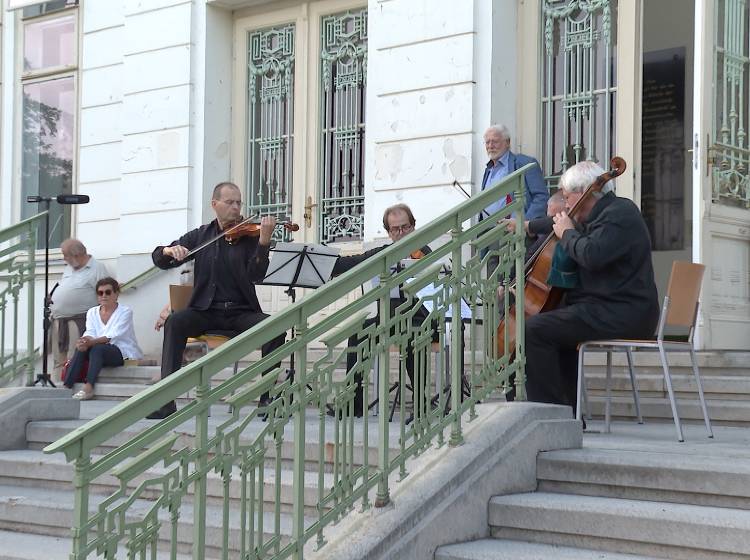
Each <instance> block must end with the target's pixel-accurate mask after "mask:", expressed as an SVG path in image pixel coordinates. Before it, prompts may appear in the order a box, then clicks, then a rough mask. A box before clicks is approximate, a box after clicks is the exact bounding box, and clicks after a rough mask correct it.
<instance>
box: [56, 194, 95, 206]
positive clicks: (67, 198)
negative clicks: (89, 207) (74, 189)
mask: <svg viewBox="0 0 750 560" xmlns="http://www.w3.org/2000/svg"><path fill="white" fill-rule="evenodd" d="M55 200H57V203H58V204H87V203H88V201H89V200H90V199H89V195H87V194H58V195H57V196H56V197H55Z"/></svg>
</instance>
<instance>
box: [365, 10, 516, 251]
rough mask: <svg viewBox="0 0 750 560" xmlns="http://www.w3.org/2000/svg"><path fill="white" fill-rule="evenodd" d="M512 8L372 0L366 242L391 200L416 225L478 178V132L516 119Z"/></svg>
mask: <svg viewBox="0 0 750 560" xmlns="http://www.w3.org/2000/svg"><path fill="white" fill-rule="evenodd" d="M514 5H515V4H514V2H512V1H507V0H502V1H495V2H492V1H491V0H476V1H474V2H455V1H453V0H370V2H369V9H370V18H369V31H368V33H369V52H368V65H367V71H368V74H367V115H368V119H367V144H366V167H365V170H366V173H365V175H366V176H365V183H366V185H367V188H368V191H367V193H366V198H365V240H371V239H373V238H378V237H384V236H385V232H384V231H383V226H382V222H381V216H382V213H383V210H384V209H385V208H386V207H388V206H389V205H391V204H395V203H397V202H405V203H406V204H409V205H410V206H411V208H412V210H413V211H414V214H415V217H416V219H417V224H420V223H421V224H424V223H426V222H428V221H430V220H432V219H434V218H435V217H437V216H439V215H440V214H442V213H443V212H445V211H446V210H447V209H449V208H451V207H452V206H454V205H456V204H458V203H460V202H461V201H463V200H464V199H465V197H464V196H463V195H461V194H460V193H459V192H458V191H457V189H456V188H454V187H453V186H452V184H453V181H454V180H455V181H458V182H459V183H461V184H462V186H463V187H464V189H465V190H466V191H468V192H471V191H472V190H474V188H475V186H477V185H478V184H479V183H480V182H481V178H482V172H483V168H484V146H483V144H482V132H483V131H484V129H485V127H486V126H487V125H488V124H490V123H491V122H498V121H503V122H505V123H507V124H509V125H510V126H511V127H513V125H514V124H515V90H516V73H515V62H514V61H515V56H514V52H513V51H514V45H515V21H516V16H515V8H514ZM498 54H501V55H502V59H501V60H496V59H495V57H496V56H497V55H498Z"/></svg>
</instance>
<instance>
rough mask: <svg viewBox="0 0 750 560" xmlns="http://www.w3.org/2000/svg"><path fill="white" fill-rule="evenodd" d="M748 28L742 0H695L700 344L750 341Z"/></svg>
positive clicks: (695, 217)
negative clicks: (701, 270)
mask: <svg viewBox="0 0 750 560" xmlns="http://www.w3.org/2000/svg"><path fill="white" fill-rule="evenodd" d="M749 30H750V17H749V10H748V4H747V2H746V1H744V0H696V2H695V76H696V80H695V88H694V104H693V107H694V119H693V138H692V149H693V152H692V175H693V227H694V235H693V260H694V261H695V262H700V263H703V264H705V265H706V266H707V267H708V271H709V274H707V275H706V278H705V280H704V283H703V295H702V298H701V302H702V305H701V311H700V316H699V323H698V330H697V339H696V343H697V345H698V347H699V348H717V349H718V348H736V349H748V348H750V170H749V169H748V168H749V166H750V150H748V131H749V130H750V122H749V121H750V107H749V106H748V105H749V101H750V63H749V62H748V60H749V59H748V56H749V55H750V49H749V47H748V31H749Z"/></svg>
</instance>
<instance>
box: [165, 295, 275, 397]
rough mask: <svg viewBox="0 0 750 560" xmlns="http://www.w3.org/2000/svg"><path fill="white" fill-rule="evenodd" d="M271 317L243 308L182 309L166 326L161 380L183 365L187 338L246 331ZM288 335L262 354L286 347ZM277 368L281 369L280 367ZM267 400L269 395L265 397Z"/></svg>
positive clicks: (267, 344) (263, 350)
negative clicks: (215, 332)
mask: <svg viewBox="0 0 750 560" xmlns="http://www.w3.org/2000/svg"><path fill="white" fill-rule="evenodd" d="M266 317H268V315H266V314H265V313H254V312H252V311H247V310H243V309H227V310H224V309H206V310H205V311H200V310H197V309H191V308H187V309H183V310H182V311H177V312H176V313H173V314H172V315H170V316H169V318H168V319H167V321H166V323H164V346H163V347H162V356H161V378H162V379H164V378H165V377H167V376H168V375H170V374H171V373H173V372H175V371H177V370H178V369H180V367H181V366H182V354H183V352H184V351H185V345H186V344H187V339H188V338H190V337H197V336H201V335H204V334H206V333H209V332H213V331H236V332H238V333H239V332H244V331H246V330H248V329H249V328H251V327H254V326H255V325H257V324H258V323H260V322H261V321H262V320H263V319H265V318H266ZM285 339H286V335H285V334H281V335H279V336H277V337H276V338H274V339H273V340H271V341H270V342H267V343H266V344H264V345H263V346H262V348H261V352H262V354H263V355H264V356H265V355H266V354H270V353H271V352H273V351H274V350H276V349H277V348H278V347H279V346H281V345H282V344H284V340H285ZM277 367H278V366H277ZM264 396H265V397H266V398H265V399H262V400H267V398H268V395H267V394H266V395H264Z"/></svg>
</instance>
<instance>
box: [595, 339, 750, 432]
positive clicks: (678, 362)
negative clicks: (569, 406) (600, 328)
mask: <svg viewBox="0 0 750 560" xmlns="http://www.w3.org/2000/svg"><path fill="white" fill-rule="evenodd" d="M697 356H698V367H699V369H700V372H701V379H702V380H703V390H704V392H705V395H706V401H707V403H708V412H709V415H710V417H711V420H712V422H714V424H716V425H729V426H749V425H750V352H741V351H736V352H735V351H723V352H699V353H698V354H697ZM634 358H635V366H636V370H635V371H636V384H637V386H638V391H639V394H640V397H641V412H642V414H643V416H644V418H645V419H646V420H647V421H648V420H649V419H652V420H664V421H671V419H672V412H671V410H670V408H669V403H668V400H667V389H666V386H665V384H664V375H663V374H662V367H661V362H660V361H659V357H658V354H656V353H640V354H639V353H636V354H635V355H634ZM668 358H669V363H670V366H671V367H670V371H671V373H672V384H673V387H674V390H675V395H676V397H677V404H678V410H679V413H680V417H681V418H682V419H683V420H687V421H697V422H702V420H703V416H702V413H701V409H700V404H699V402H698V393H697V389H696V385H695V380H694V377H693V372H692V369H691V367H690V357H689V356H688V355H687V354H684V353H680V354H678V353H675V354H669V355H668ZM605 364H606V361H605V356H604V354H590V355H587V357H586V383H587V386H588V390H589V397H590V398H589V400H590V407H591V413H592V414H593V416H594V417H595V418H596V417H597V416H599V417H602V416H603V415H604V395H605V374H606V365H605ZM613 365H614V367H613V371H612V375H613V377H612V418H613V419H620V420H625V419H627V420H632V419H634V418H635V406H634V404H633V397H632V394H631V392H630V377H629V375H628V372H627V366H626V361H625V355H624V354H620V355H618V354H615V355H614V359H613Z"/></svg>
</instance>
